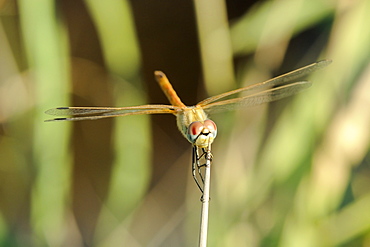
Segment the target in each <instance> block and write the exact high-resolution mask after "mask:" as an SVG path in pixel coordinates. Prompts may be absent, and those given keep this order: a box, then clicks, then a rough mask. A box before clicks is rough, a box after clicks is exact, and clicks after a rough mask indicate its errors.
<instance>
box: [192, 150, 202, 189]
mask: <svg viewBox="0 0 370 247" xmlns="http://www.w3.org/2000/svg"><path fill="white" fill-rule="evenodd" d="M200 158H201V157H200V156H199V152H198V148H197V146H193V157H192V167H191V171H192V175H193V178H194V181H195V183H196V184H197V185H198V188H199V190H200V191H201V192H202V194H203V188H202V186H201V184H200V183H199V181H198V178H197V175H196V173H195V170H196V169H198V174H200V165H199V160H200ZM201 178H202V185H203V177H201Z"/></svg>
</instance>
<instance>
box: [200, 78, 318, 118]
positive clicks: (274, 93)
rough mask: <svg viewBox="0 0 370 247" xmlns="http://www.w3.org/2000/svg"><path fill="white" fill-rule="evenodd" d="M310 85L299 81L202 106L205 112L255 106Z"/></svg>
mask: <svg viewBox="0 0 370 247" xmlns="http://www.w3.org/2000/svg"><path fill="white" fill-rule="evenodd" d="M311 85H312V83H311V82H308V81H301V82H295V83H292V84H288V85H284V86H280V87H276V88H272V89H268V90H265V91H262V92H259V93H255V94H252V95H248V96H245V97H240V98H236V99H229V100H223V101H219V102H214V103H210V104H208V105H205V106H203V107H202V108H203V109H204V111H205V112H206V113H211V114H212V113H217V112H222V111H225V110H231V109H236V108H238V107H246V106H255V105H260V104H263V103H267V102H271V101H275V100H279V99H282V98H285V97H288V96H290V95H293V94H296V93H298V92H300V91H302V90H304V89H306V88H309V87H310V86H311Z"/></svg>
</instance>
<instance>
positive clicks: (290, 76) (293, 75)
mask: <svg viewBox="0 0 370 247" xmlns="http://www.w3.org/2000/svg"><path fill="white" fill-rule="evenodd" d="M330 63H331V60H322V61H319V62H316V63H313V64H310V65H307V66H305V67H302V68H299V69H296V70H294V71H291V72H289V73H286V74H283V75H280V76H278V77H275V78H272V79H270V80H267V81H264V82H261V83H257V84H253V85H250V86H247V87H243V88H239V89H236V90H233V91H230V92H226V93H223V94H219V95H216V96H213V97H210V98H207V99H205V100H203V101H201V102H199V103H198V104H197V105H198V106H201V107H205V106H206V105H208V104H210V103H212V102H215V101H218V100H221V99H222V98H225V97H228V96H231V97H234V96H236V95H237V94H239V93H252V94H253V93H255V92H256V91H264V90H268V89H271V88H272V87H279V86H283V85H287V84H289V83H290V82H292V81H293V80H296V79H298V78H301V77H303V76H305V75H308V74H310V73H312V72H314V71H316V70H318V69H321V68H324V67H326V66H328V65H329V64H330ZM287 96H288V95H287ZM285 97H286V96H285ZM266 102H268V101H266Z"/></svg>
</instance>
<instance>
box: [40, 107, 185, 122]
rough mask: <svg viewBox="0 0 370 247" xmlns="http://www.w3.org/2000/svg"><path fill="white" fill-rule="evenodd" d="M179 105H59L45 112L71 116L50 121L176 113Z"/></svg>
mask: <svg viewBox="0 0 370 247" xmlns="http://www.w3.org/2000/svg"><path fill="white" fill-rule="evenodd" d="M178 110H179V107H176V106H171V105H142V106H129V107H58V108H53V109H49V110H47V111H46V112H45V113H46V114H49V115H54V116H71V117H63V118H54V119H48V120H45V122H50V121H79V120H96V119H101V118H109V117H120V116H129V115H143V114H161V113H164V114H165V113H172V114H175V113H176V112H177V111H178Z"/></svg>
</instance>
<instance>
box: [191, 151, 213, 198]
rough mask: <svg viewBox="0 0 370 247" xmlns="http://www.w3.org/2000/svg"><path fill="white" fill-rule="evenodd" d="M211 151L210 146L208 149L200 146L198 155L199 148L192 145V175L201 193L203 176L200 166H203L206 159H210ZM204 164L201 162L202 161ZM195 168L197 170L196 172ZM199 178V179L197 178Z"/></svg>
mask: <svg viewBox="0 0 370 247" xmlns="http://www.w3.org/2000/svg"><path fill="white" fill-rule="evenodd" d="M212 157H213V156H212V153H211V150H210V147H209V148H208V149H205V148H202V154H200V155H199V150H198V147H197V146H193V157H192V175H193V178H194V181H195V183H196V184H197V186H198V188H199V190H200V191H201V192H202V194H203V186H204V177H203V174H202V170H201V169H202V167H205V166H206V165H207V164H206V163H207V161H208V160H209V161H210V162H211V161H212ZM203 161H204V164H201V163H203ZM196 170H197V172H196ZM198 177H199V178H200V181H199V179H198Z"/></svg>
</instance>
